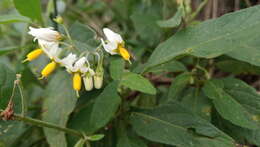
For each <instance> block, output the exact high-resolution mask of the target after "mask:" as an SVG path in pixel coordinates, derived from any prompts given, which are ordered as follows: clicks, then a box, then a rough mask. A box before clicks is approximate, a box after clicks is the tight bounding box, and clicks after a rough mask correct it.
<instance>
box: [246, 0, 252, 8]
mask: <svg viewBox="0 0 260 147" xmlns="http://www.w3.org/2000/svg"><path fill="white" fill-rule="evenodd" d="M244 1H245V3H246V5H247V7H251V6H252V4H251V2H250V1H249V0H244Z"/></svg>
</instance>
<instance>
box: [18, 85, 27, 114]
mask: <svg viewBox="0 0 260 147" xmlns="http://www.w3.org/2000/svg"><path fill="white" fill-rule="evenodd" d="M17 87H18V89H19V92H20V95H21V103H22V112H21V114H22V116H25V114H26V112H27V109H26V104H25V102H26V101H25V99H24V95H23V90H22V85H21V82H20V81H19V82H18V83H17Z"/></svg>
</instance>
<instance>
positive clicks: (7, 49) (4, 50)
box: [0, 46, 19, 56]
mask: <svg viewBox="0 0 260 147" xmlns="http://www.w3.org/2000/svg"><path fill="white" fill-rule="evenodd" d="M18 49H19V47H15V46H12V47H5V48H0V56H1V55H5V54H7V53H10V52H12V51H15V50H18Z"/></svg>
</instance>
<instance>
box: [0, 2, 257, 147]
mask: <svg viewBox="0 0 260 147" xmlns="http://www.w3.org/2000/svg"><path fill="white" fill-rule="evenodd" d="M230 2H231V1H230ZM234 2H235V1H234ZM236 2H237V1H236ZM248 2H249V3H248ZM194 3H195V1H189V0H184V1H183V3H182V4H178V3H177V1H175V0H106V1H105V0H91V1H85V0H64V1H63V0H57V5H58V13H59V15H61V16H62V17H63V18H64V21H65V24H66V26H68V27H69V31H70V33H71V36H72V38H73V39H74V40H73V42H74V43H75V45H77V46H78V47H79V48H81V49H82V51H84V50H93V49H94V48H95V45H96V42H97V38H98V37H103V33H102V28H103V27H109V28H112V29H113V30H115V31H116V32H119V33H120V34H122V36H123V37H124V39H125V41H126V44H127V48H128V49H129V50H130V52H131V55H132V63H133V64H132V65H130V64H128V63H126V62H125V61H123V59H121V58H120V57H119V56H113V57H112V56H108V55H107V54H106V57H105V62H104V70H105V77H104V85H103V88H102V89H99V90H96V89H95V90H92V91H90V92H84V91H82V92H81V93H80V98H77V97H76V94H75V92H74V90H73V89H72V86H71V83H72V81H71V76H70V75H69V74H68V73H66V72H64V69H61V68H60V69H59V70H57V71H56V72H55V73H54V74H53V75H51V76H50V77H48V79H47V80H38V78H37V77H39V73H40V71H41V69H42V68H43V67H44V65H46V63H47V62H48V60H47V58H45V57H40V58H39V59H37V60H35V61H34V62H30V63H26V64H22V63H21V62H22V60H23V59H24V58H25V56H26V54H27V53H28V52H30V51H31V50H33V49H35V48H37V45H36V43H34V42H33V41H32V38H31V37H30V36H29V35H28V34H27V32H28V26H41V27H48V26H54V25H55V24H54V22H53V21H52V19H50V18H51V17H52V16H53V15H54V5H53V1H52V0H49V1H48V0H42V1H41V0H12V1H10V0H1V1H0V14H1V15H0V109H1V111H2V110H4V109H5V108H6V106H7V104H8V101H9V98H10V97H11V95H12V90H13V86H14V84H13V83H14V81H15V79H16V74H18V73H19V74H21V75H22V78H21V83H22V91H23V92H22V93H23V96H24V100H25V102H24V103H23V105H22V101H21V95H20V91H19V89H17V88H16V89H15V90H14V92H13V94H14V99H13V101H14V111H15V114H16V115H19V114H20V113H21V109H22V107H23V111H24V112H26V118H33V119H35V120H42V121H43V123H50V124H53V125H56V126H59V127H62V128H69V129H72V131H74V132H76V133H73V132H72V133H71V132H68V131H66V130H65V131H64V130H63V131H62V130H57V129H53V128H49V127H42V125H40V126H36V125H35V123H33V125H31V124H30V122H28V121H26V120H21V119H17V117H15V118H16V119H15V120H9V121H4V120H0V147H17V146H19V147H45V146H51V147H73V146H75V147H83V146H92V147H168V146H178V147H235V146H239V145H241V146H242V145H248V146H254V145H255V146H260V122H259V121H260V95H259V89H260V84H259V83H260V77H259V73H260V68H259V66H260V6H259V5H256V6H251V7H250V6H249V4H250V5H253V4H256V1H242V0H241V1H239V3H238V4H237V5H238V8H239V9H241V10H239V11H236V12H230V13H228V14H225V15H223V16H222V14H219V16H220V17H219V18H215V19H210V20H205V19H207V18H206V17H205V18H204V17H203V14H207V13H211V12H207V10H208V9H210V6H211V4H212V1H210V0H209V1H206V0H205V1H202V0H196V4H194ZM223 3H224V2H223ZM258 3H259V2H258ZM225 4H226V3H225ZM228 4H229V3H227V5H228ZM231 4H233V1H232V2H231ZM237 5H236V6H237ZM246 7H248V8H246ZM236 9H237V8H236ZM232 11H233V10H232ZM212 13H213V12H212ZM59 30H60V31H61V32H63V31H64V30H62V28H59ZM19 116H20V115H19ZM22 117H23V116H22ZM28 123H29V124H28ZM77 133H79V134H85V135H86V136H87V142H85V141H84V140H83V138H82V136H80V135H79V136H77ZM75 134H76V135H75ZM103 135H104V137H103Z"/></svg>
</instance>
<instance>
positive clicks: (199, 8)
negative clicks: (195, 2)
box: [189, 0, 208, 22]
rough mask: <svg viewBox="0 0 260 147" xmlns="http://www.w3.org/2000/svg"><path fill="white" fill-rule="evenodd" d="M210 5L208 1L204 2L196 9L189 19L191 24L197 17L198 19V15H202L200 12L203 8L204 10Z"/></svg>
mask: <svg viewBox="0 0 260 147" xmlns="http://www.w3.org/2000/svg"><path fill="white" fill-rule="evenodd" d="M207 3H208V0H204V1H203V2H202V3H201V4H200V5H199V7H198V8H197V9H196V11H195V12H193V13H192V14H191V17H190V19H189V22H190V21H192V20H193V19H194V18H195V17H197V15H198V14H199V13H200V11H201V10H202V8H204V6H205V5H206V4H207Z"/></svg>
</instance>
